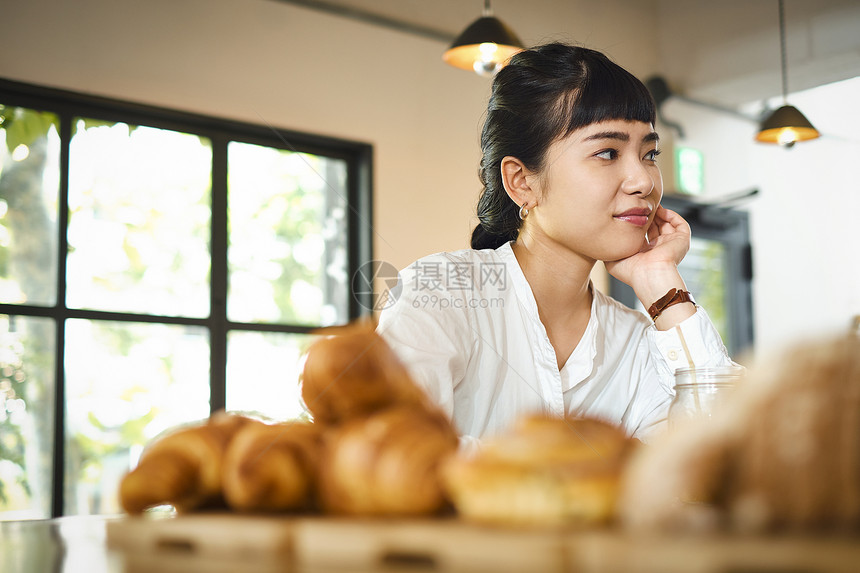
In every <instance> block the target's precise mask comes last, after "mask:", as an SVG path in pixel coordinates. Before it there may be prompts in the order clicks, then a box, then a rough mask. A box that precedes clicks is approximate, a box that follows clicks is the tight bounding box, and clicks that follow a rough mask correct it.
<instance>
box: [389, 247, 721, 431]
mask: <svg viewBox="0 0 860 573" xmlns="http://www.w3.org/2000/svg"><path fill="white" fill-rule="evenodd" d="M400 279H401V280H400V282H399V285H398V287H396V288H395V289H393V290H392V292H391V297H392V298H393V299H395V302H394V303H393V304H392V305H391V306H390V307H389V308H386V309H385V310H383V312H382V314H381V316H380V321H379V326H378V328H377V331H378V332H379V333H380V335H382V336H383V338H384V339H385V340H386V341H387V342H388V343H389V344H390V345H391V346H392V348H393V349H394V351H395V352H396V353H397V355H398V356H399V357H400V358H401V360H402V361H403V362H404V363H405V364H406V366H407V368H408V369H409V371H410V373H411V374H412V375H413V377H414V378H415V380H416V381H417V382H418V383H419V384H420V385H421V386H422V387H423V388H424V389H425V390H426V392H427V393H428V394H429V396H430V397H431V398H432V399H433V400H434V401H435V402H436V403H437V404H439V406H440V407H441V408H442V409H443V410H444V411H445V412H446V413H447V415H448V416H449V417H450V418H451V420H452V421H453V423H454V425H455V427H456V428H457V430H458V431H459V432H460V433H461V436H463V438H462V439H464V440H465V441H467V442H468V441H470V440H472V439H481V438H485V437H488V436H491V435H493V434H496V433H498V432H500V431H503V430H505V429H506V428H507V427H508V426H509V425H510V424H511V423H512V422H513V421H514V420H516V419H517V418H518V417H520V416H522V415H525V414H527V413H535V412H544V413H548V414H553V415H557V416H562V415H565V414H574V415H586V416H591V417H597V418H600V419H603V420H606V421H608V422H611V423H614V424H616V425H619V426H621V427H623V428H624V429H625V430H626V431H627V432H628V434H629V435H632V436H634V437H637V438H640V439H643V440H646V439H647V437H648V436H649V435H651V434H653V433H654V432H656V431H657V430H659V429H660V427H661V426H662V424H663V423H664V422H665V420H666V414H667V411H668V408H669V404H670V402H671V401H672V397H673V390H672V387H673V385H674V372H675V369H676V368H682V367H686V366H699V367H701V366H721V365H727V364H731V360H730V359H729V357H728V353H727V352H726V348H725V346H724V345H723V343H722V340H721V339H720V335H719V333H718V332H717V330H716V328H714V325H713V324H712V323H711V321H710V319H709V318H708V316H707V314H706V313H705V311H704V309H702V308H697V311H696V313H695V314H694V315H693V316H691V317H690V318H688V319H686V320H685V321H683V322H682V323H681V324H680V325H678V326H676V327H675V328H673V329H670V330H667V331H658V330H657V329H656V327H655V326H654V325H653V324H652V322H651V320H650V319H649V318H648V317H647V316H646V315H645V314H643V313H641V312H639V311H635V310H632V309H630V308H628V307H626V306H624V305H622V304H621V303H619V302H617V301H616V300H614V299H612V298H610V297H608V296H606V295H605V294H603V293H601V292H599V291H598V290H597V289H593V288H592V292H593V293H594V297H593V302H592V305H591V318H590V319H589V322H588V326H587V327H586V330H585V333H584V334H583V336H582V339H581V340H580V341H579V344H578V345H577V346H576V348H575V349H574V351H573V352H572V353H571V355H570V357H569V358H568V360H567V362H566V363H565V364H564V366H563V367H562V368H561V370H559V368H558V365H557V360H556V355H555V350H554V349H553V347H552V344H551V343H550V340H549V337H548V336H547V333H546V330H545V328H544V326H543V323H541V321H540V318H539V317H538V308H537V303H536V301H535V298H534V295H533V294H532V291H531V287H530V286H529V283H528V282H527V281H526V277H525V275H524V274H523V272H522V269H521V268H520V266H519V263H518V262H517V260H516V257H515V256H514V253H513V250H512V249H511V244H510V243H506V244H505V245H503V246H501V247H499V248H498V249H495V250H492V249H487V250H471V249H467V250H462V251H456V252H450V253H438V254H435V255H430V256H428V257H424V258H422V259H419V260H418V261H416V262H415V263H413V264H412V265H410V266H409V267H408V268H407V269H405V270H403V271H402V272H401V273H400Z"/></svg>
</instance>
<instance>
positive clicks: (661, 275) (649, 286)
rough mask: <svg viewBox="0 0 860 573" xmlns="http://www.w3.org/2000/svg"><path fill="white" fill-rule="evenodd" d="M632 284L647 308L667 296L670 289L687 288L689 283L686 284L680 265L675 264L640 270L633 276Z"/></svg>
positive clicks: (637, 296) (637, 295) (640, 300)
mask: <svg viewBox="0 0 860 573" xmlns="http://www.w3.org/2000/svg"><path fill="white" fill-rule="evenodd" d="M630 286H631V287H632V288H633V291H634V292H635V293H636V298H638V299H639V302H641V303H642V306H644V307H645V308H646V309H647V308H650V307H651V305H652V304H654V303H655V302H656V301H657V300H659V299H660V298H661V297H663V296H665V295H666V293H667V292H669V290H670V289H673V288H674V289H678V290H684V291H685V290H687V285H686V284H684V279H683V278H681V273H679V272H678V267H676V266H674V265H667V266H662V267H657V268H651V269H649V270H647V271H643V272H640V273H639V274H638V275H637V276H636V277H634V278H633V280H632V281H631V285H630Z"/></svg>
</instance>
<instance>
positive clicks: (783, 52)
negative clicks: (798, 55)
mask: <svg viewBox="0 0 860 573" xmlns="http://www.w3.org/2000/svg"><path fill="white" fill-rule="evenodd" d="M779 50H780V58H781V60H782V102H783V103H787V102H788V64H787V63H786V61H787V59H788V58H787V56H786V49H785V8H784V7H783V0H779Z"/></svg>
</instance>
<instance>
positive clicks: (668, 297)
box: [648, 288, 696, 320]
mask: <svg viewBox="0 0 860 573" xmlns="http://www.w3.org/2000/svg"><path fill="white" fill-rule="evenodd" d="M682 302H692V303H693V304H696V301H694V300H693V295H692V294H690V292H689V291H686V290H678V289H676V288H673V289H669V292H667V293H666V294H665V295H663V296H662V297H660V298H659V299H657V302H655V303H654V304H652V305H651V306H650V307H649V308H648V314H649V315H650V316H651V320H657V317H658V316H660V314H661V313H662V312H663V311H664V310H666V309H667V308H669V307H670V306H674V305H676V304H680V303H682Z"/></svg>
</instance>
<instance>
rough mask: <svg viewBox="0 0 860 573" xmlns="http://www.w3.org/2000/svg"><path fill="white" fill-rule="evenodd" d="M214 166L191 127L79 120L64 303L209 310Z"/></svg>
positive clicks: (166, 311) (199, 313)
mask: <svg viewBox="0 0 860 573" xmlns="http://www.w3.org/2000/svg"><path fill="white" fill-rule="evenodd" d="M211 167H212V149H211V144H210V142H209V140H206V139H203V138H200V137H197V136H196V135H189V134H185V133H178V132H175V131H168V130H163V129H154V128H150V127H135V126H130V125H126V124H124V123H106V122H100V121H94V120H87V119H78V120H76V123H75V134H74V137H73V138H72V142H71V150H70V167H69V212H70V218H69V229H68V238H69V255H68V305H69V306H70V307H76V308H90V309H96V310H109V311H117V312H139V313H150V314H159V315H170V316H193V317H203V316H208V314H209V286H208V281H209V267H210V265H209V242H210V239H211V236H210V221H211V216H210V215H211V212H210V205H211V201H210V195H211V192H210V190H211Z"/></svg>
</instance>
